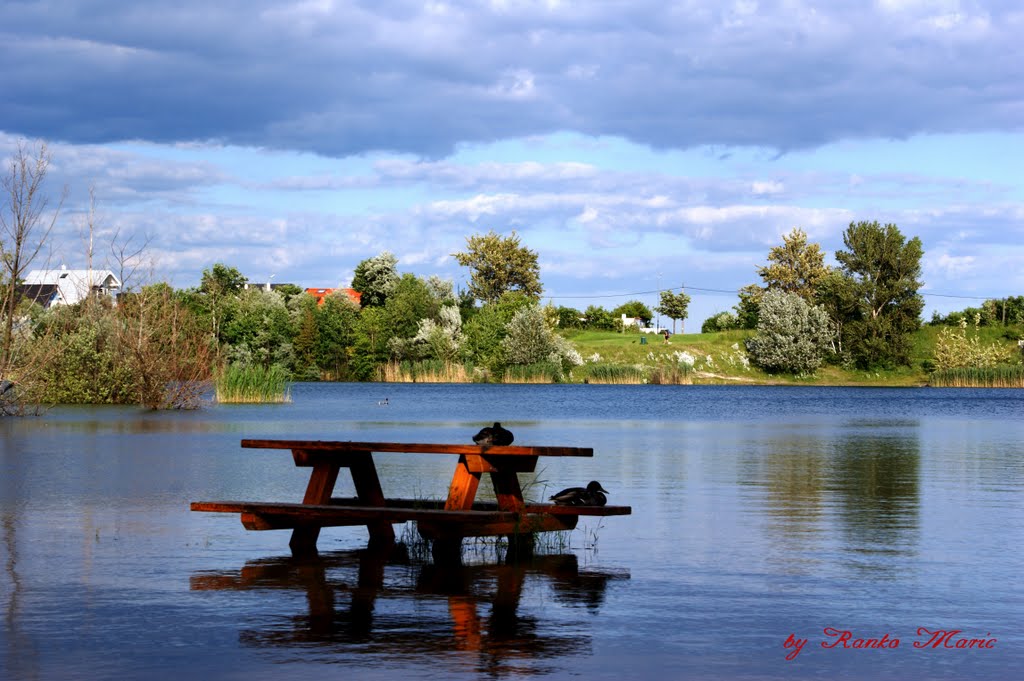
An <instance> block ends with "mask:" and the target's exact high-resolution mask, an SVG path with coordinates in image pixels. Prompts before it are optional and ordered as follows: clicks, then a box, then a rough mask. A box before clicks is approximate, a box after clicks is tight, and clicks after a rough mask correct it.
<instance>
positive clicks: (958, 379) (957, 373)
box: [928, 364, 1024, 388]
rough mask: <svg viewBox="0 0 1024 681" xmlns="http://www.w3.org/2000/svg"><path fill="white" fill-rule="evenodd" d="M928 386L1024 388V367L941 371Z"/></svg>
mask: <svg viewBox="0 0 1024 681" xmlns="http://www.w3.org/2000/svg"><path fill="white" fill-rule="evenodd" d="M928 384H929V385H931V386H932V387H935V388H1024V365H1020V364H1009V365H1002V366H995V367H987V368H977V367H962V368H958V369H940V370H939V371H936V372H935V373H933V374H932V375H931V378H930V379H929V381H928Z"/></svg>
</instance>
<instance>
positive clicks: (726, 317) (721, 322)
mask: <svg viewBox="0 0 1024 681" xmlns="http://www.w3.org/2000/svg"><path fill="white" fill-rule="evenodd" d="M739 327H740V322H739V320H738V319H737V318H736V315H734V314H733V313H731V312H719V313H718V314H716V315H714V316H713V317H708V318H707V319H705V320H704V323H703V324H701V325H700V332H701V333H719V332H720V331H729V330H730V329H738V328H739Z"/></svg>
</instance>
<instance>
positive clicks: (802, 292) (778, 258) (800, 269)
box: [757, 228, 828, 302]
mask: <svg viewBox="0 0 1024 681" xmlns="http://www.w3.org/2000/svg"><path fill="white" fill-rule="evenodd" d="M768 263H769V264H768V265H766V266H764V267H759V268H757V273H758V274H759V275H760V276H761V279H762V280H764V283H765V286H766V287H767V288H769V289H780V290H783V291H788V292H790V293H795V294H797V295H798V296H800V297H801V298H803V299H804V300H806V301H807V302H812V301H813V300H814V294H815V291H816V290H817V287H818V283H819V282H820V281H821V280H822V279H823V278H824V277H825V275H826V274H828V268H827V267H825V254H824V253H822V251H821V246H820V245H818V244H809V243H807V233H806V232H804V231H803V230H802V229H800V228H794V229H793V231H791V232H790V233H789V234H787V235H785V236H783V237H782V245H781V246H776V247H774V248H772V249H771V250H770V251H769V252H768Z"/></svg>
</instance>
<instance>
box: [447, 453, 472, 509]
mask: <svg viewBox="0 0 1024 681" xmlns="http://www.w3.org/2000/svg"><path fill="white" fill-rule="evenodd" d="M479 486H480V474H479V473H474V472H472V471H470V470H469V466H468V465H467V464H466V457H465V456H461V457H459V463H457V464H456V465H455V474H454V475H452V484H451V485H449V487H448V501H446V502H445V505H444V507H445V509H446V510H448V511H465V510H468V509H470V508H473V501H474V500H475V499H476V490H477V488H478V487H479Z"/></svg>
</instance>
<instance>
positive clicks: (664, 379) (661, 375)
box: [649, 364, 693, 385]
mask: <svg viewBox="0 0 1024 681" xmlns="http://www.w3.org/2000/svg"><path fill="white" fill-rule="evenodd" d="M692 373H693V367H690V366H687V365H685V364H668V365H665V364H659V365H658V366H656V367H654V368H653V369H651V375H650V378H649V381H650V383H651V384H652V385H690V384H691V383H693V379H692V378H691V377H690V374H692Z"/></svg>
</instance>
